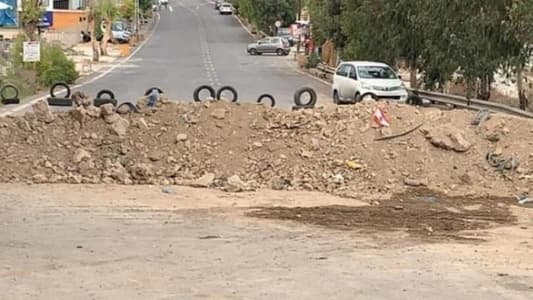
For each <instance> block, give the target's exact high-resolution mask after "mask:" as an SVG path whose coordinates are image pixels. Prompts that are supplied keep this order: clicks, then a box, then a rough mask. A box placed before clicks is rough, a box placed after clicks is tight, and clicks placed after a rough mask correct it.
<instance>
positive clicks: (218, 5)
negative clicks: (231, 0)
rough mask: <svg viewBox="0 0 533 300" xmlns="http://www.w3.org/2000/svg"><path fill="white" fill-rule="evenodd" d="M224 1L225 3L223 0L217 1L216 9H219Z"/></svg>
mask: <svg viewBox="0 0 533 300" xmlns="http://www.w3.org/2000/svg"><path fill="white" fill-rule="evenodd" d="M222 3H224V1H222V0H217V1H216V2H215V9H216V10H219V9H220V6H221V5H222Z"/></svg>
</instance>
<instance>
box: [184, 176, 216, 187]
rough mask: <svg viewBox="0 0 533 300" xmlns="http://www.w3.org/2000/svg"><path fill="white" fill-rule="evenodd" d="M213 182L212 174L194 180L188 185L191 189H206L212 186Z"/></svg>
mask: <svg viewBox="0 0 533 300" xmlns="http://www.w3.org/2000/svg"><path fill="white" fill-rule="evenodd" d="M214 181H215V174H213V173H207V174H205V175H203V176H202V177H200V178H198V179H196V180H194V181H193V182H191V183H190V185H191V186H193V187H203V188H208V187H210V186H212V185H213V182H214Z"/></svg>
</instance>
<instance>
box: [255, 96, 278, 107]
mask: <svg viewBox="0 0 533 300" xmlns="http://www.w3.org/2000/svg"><path fill="white" fill-rule="evenodd" d="M263 99H268V100H270V106H271V107H274V106H276V100H275V99H274V96H272V95H270V94H263V95H261V96H259V98H257V103H259V104H261V103H263Z"/></svg>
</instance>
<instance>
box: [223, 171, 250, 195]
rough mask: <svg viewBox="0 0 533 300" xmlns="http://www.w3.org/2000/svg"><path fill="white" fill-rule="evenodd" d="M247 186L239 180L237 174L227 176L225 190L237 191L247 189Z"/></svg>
mask: <svg viewBox="0 0 533 300" xmlns="http://www.w3.org/2000/svg"><path fill="white" fill-rule="evenodd" d="M247 188H248V186H247V184H246V183H245V182H243V181H242V180H241V178H240V177H239V176H238V175H233V176H231V177H230V178H228V182H227V184H226V187H225V190H226V191H228V192H231V193H237V192H242V191H245V190H247Z"/></svg>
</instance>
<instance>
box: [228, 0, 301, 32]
mask: <svg viewBox="0 0 533 300" xmlns="http://www.w3.org/2000/svg"><path fill="white" fill-rule="evenodd" d="M235 3H236V5H238V7H239V14H240V15H241V16H243V17H244V18H246V19H247V20H248V21H249V22H250V23H252V24H254V25H255V26H256V27H257V28H258V29H259V30H262V31H265V32H266V33H269V34H272V33H274V23H275V22H276V21H278V20H280V21H282V22H283V24H285V25H288V24H292V23H293V22H294V21H295V19H296V0H236V1H235Z"/></svg>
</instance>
